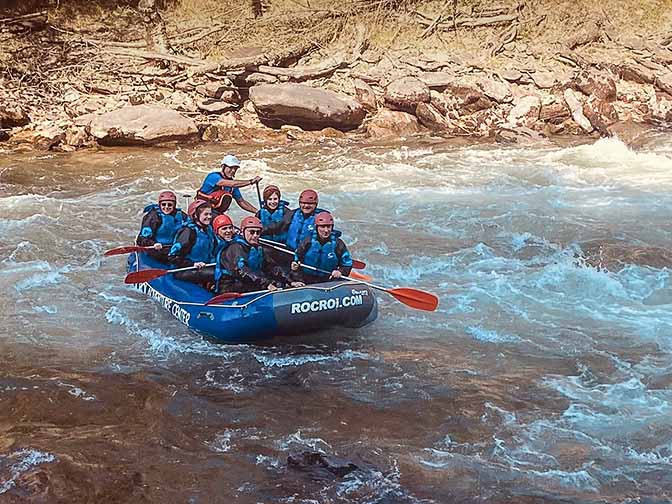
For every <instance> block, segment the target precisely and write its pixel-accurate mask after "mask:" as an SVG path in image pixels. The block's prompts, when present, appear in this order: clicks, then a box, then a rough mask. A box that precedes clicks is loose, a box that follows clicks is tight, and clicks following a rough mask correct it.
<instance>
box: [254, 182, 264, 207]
mask: <svg viewBox="0 0 672 504" xmlns="http://www.w3.org/2000/svg"><path fill="white" fill-rule="evenodd" d="M254 185H255V186H257V197H258V198H259V210H261V209H262V208H264V200H262V199H261V191H260V190H259V182H255V183H254Z"/></svg>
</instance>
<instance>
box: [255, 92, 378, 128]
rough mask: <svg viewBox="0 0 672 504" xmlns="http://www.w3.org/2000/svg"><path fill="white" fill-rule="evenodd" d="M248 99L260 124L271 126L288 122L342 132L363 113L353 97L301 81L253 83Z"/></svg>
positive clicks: (360, 117)
mask: <svg viewBox="0 0 672 504" xmlns="http://www.w3.org/2000/svg"><path fill="white" fill-rule="evenodd" d="M250 100H251V101H252V103H253V104H254V108H255V110H256V111H257V114H258V115H259V119H260V120H261V121H262V123H264V124H266V125H268V126H270V127H273V128H278V127H280V126H282V125H283V124H292V125H295V126H300V127H301V128H303V129H304V130H319V129H323V128H328V127H332V128H335V129H338V130H341V131H346V130H351V129H354V128H357V127H358V126H359V125H360V124H361V123H362V121H363V120H364V117H365V116H366V110H364V107H363V106H362V105H361V104H360V103H359V102H358V101H357V100H355V99H354V98H352V97H350V96H346V95H342V94H339V93H335V92H333V91H327V90H325V89H317V88H312V87H310V86H305V85H303V84H262V85H260V86H254V87H252V88H250Z"/></svg>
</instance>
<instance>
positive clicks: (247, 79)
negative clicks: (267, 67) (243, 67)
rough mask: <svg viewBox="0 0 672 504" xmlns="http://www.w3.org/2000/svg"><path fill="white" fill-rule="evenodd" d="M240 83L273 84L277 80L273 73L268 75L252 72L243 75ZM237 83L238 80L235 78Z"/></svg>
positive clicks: (253, 84) (250, 84) (249, 84)
mask: <svg viewBox="0 0 672 504" xmlns="http://www.w3.org/2000/svg"><path fill="white" fill-rule="evenodd" d="M240 80H241V82H240V83H241V84H242V85H243V86H248V87H252V86H257V85H259V84H275V83H277V82H278V78H277V77H276V76H275V75H268V74H265V73H260V72H253V73H251V74H249V75H245V76H243V77H242V78H241V79H240ZM236 83H238V80H236Z"/></svg>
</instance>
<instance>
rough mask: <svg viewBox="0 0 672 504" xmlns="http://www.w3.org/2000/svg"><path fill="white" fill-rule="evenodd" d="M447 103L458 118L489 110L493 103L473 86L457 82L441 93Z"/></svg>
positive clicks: (465, 82) (469, 83)
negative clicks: (456, 113)
mask: <svg viewBox="0 0 672 504" xmlns="http://www.w3.org/2000/svg"><path fill="white" fill-rule="evenodd" d="M443 95H444V96H445V97H446V98H447V102H448V103H449V104H450V105H451V107H452V108H453V109H454V110H456V111H457V112H458V114H459V115H460V116H464V115H469V114H473V113H475V112H478V111H480V110H485V109H489V108H490V107H492V106H493V105H494V104H495V102H494V100H491V99H490V98H488V97H487V96H486V95H485V93H483V91H481V90H480V89H479V88H478V87H477V86H476V85H475V84H473V83H471V82H468V81H458V82H455V83H453V84H451V85H449V86H448V87H447V88H446V90H445V91H444V92H443Z"/></svg>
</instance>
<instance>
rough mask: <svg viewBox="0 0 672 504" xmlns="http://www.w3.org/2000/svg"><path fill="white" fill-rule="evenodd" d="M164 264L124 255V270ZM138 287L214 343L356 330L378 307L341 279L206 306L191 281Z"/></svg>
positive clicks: (362, 289)
mask: <svg viewBox="0 0 672 504" xmlns="http://www.w3.org/2000/svg"><path fill="white" fill-rule="evenodd" d="M148 268H161V269H165V268H166V265H165V264H162V263H160V262H158V261H156V260H155V259H154V258H152V257H150V256H148V255H147V254H138V253H134V254H131V255H130V256H129V260H128V271H129V272H131V271H140V270H142V269H148ZM137 287H138V289H140V291H142V293H143V294H145V295H147V296H148V297H149V298H151V299H154V300H156V301H158V302H159V304H161V306H163V308H165V309H166V310H167V311H168V312H170V313H171V314H172V315H173V316H174V317H175V318H176V319H178V320H179V321H180V322H182V323H183V324H185V325H187V326H188V327H190V328H192V329H194V330H196V331H198V332H200V333H203V334H205V335H207V336H209V337H211V338H213V339H215V340H217V341H221V342H226V343H243V342H250V341H259V340H264V339H270V338H273V337H275V336H284V335H290V334H298V333H302V332H308V331H315V330H319V329H326V328H330V327H347V328H357V327H363V326H365V325H366V324H369V323H371V322H373V321H374V320H375V319H376V317H377V315H378V305H377V302H376V297H375V295H374V292H373V290H372V289H370V288H369V287H367V286H366V285H364V284H361V283H359V282H356V281H351V280H343V281H333V282H327V283H320V284H313V285H309V286H306V287H300V288H293V289H283V290H281V291H276V292H272V293H271V292H268V291H263V292H257V293H250V294H246V295H244V296H242V297H239V298H236V299H233V300H230V301H225V302H223V303H222V304H217V305H209V306H206V305H205V303H206V301H208V300H209V299H211V298H212V297H213V296H214V294H212V293H211V292H208V291H207V290H206V289H203V288H201V287H199V286H197V285H195V284H193V283H190V282H185V281H181V280H176V279H175V278H174V277H173V275H163V276H161V277H159V278H157V279H155V280H152V281H151V282H148V283H143V284H137Z"/></svg>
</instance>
